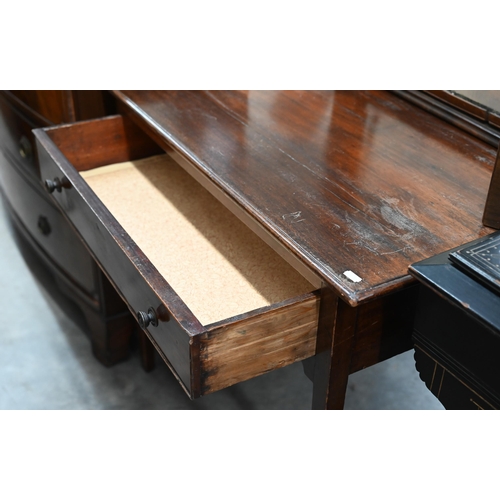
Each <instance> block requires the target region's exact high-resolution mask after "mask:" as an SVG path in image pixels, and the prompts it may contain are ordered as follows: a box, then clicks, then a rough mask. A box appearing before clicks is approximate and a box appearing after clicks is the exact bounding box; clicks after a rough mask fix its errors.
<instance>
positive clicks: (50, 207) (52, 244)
mask: <svg viewBox="0 0 500 500" xmlns="http://www.w3.org/2000/svg"><path fill="white" fill-rule="evenodd" d="M103 96H104V94H103V93H102V92H73V91H13V92H10V91H2V92H1V93H0V187H1V192H2V195H3V196H2V198H3V200H4V202H5V205H6V207H7V209H8V211H9V213H10V216H11V218H12V220H13V222H14V223H15V225H16V227H17V228H18V230H19V231H20V233H21V235H22V236H23V237H24V238H25V239H26V240H27V241H28V243H29V244H30V245H31V247H32V248H33V249H34V250H35V251H36V252H37V253H38V254H39V255H40V256H41V258H42V259H43V261H44V262H45V263H46V265H47V268H48V269H49V270H50V271H51V272H52V274H53V275H54V276H55V278H56V280H57V282H58V284H59V286H60V288H61V290H62V291H63V292H65V293H66V294H67V295H68V296H69V297H70V298H71V299H72V300H74V301H75V302H76V303H77V304H78V306H79V307H80V308H81V310H82V311H83V313H84V315H85V317H86V319H87V322H88V324H89V335H90V338H91V341H92V348H93V351H94V353H95V355H96V357H97V358H98V359H99V360H100V361H101V362H102V363H104V364H106V365H111V364H113V363H115V362H118V361H120V360H121V359H123V358H124V357H126V356H127V355H128V352H129V339H130V335H131V331H132V327H133V325H134V323H133V320H131V317H130V315H129V313H128V310H127V308H126V306H125V305H124V304H123V302H122V301H121V300H120V298H119V297H118V295H117V294H116V292H115V290H114V288H113V287H112V286H111V285H110V284H109V282H108V281H107V279H106V278H105V276H104V275H103V273H102V271H101V270H100V269H99V267H98V266H97V265H96V263H95V261H94V259H93V258H92V257H91V255H90V253H89V252H88V250H87V248H86V246H85V244H84V243H83V242H82V240H81V239H80V238H79V237H78V235H77V234H76V233H75V232H74V231H73V229H72V228H71V227H70V225H69V224H68V223H67V221H66V219H65V218H64V216H63V215H62V214H61V212H60V210H58V208H57V207H56V206H55V204H54V202H53V200H52V199H51V198H50V197H49V196H48V195H47V193H46V191H45V190H44V188H43V186H42V183H41V181H40V177H39V169H38V161H37V155H36V148H35V140H34V136H33V133H32V130H33V129H34V128H38V127H41V126H47V125H51V124H53V123H60V122H73V121H76V120H78V119H81V118H82V117H89V116H91V115H95V116H102V114H104V113H105V99H104V97H103Z"/></svg>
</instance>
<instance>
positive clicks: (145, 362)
mask: <svg viewBox="0 0 500 500" xmlns="http://www.w3.org/2000/svg"><path fill="white" fill-rule="evenodd" d="M137 331H138V333H139V352H140V354H141V364H142V368H143V370H144V371H145V372H150V371H151V370H153V369H154V367H155V348H154V346H153V344H152V343H151V340H149V338H148V336H147V335H146V334H145V333H144V332H143V331H142V330H141V329H140V328H139V327H137Z"/></svg>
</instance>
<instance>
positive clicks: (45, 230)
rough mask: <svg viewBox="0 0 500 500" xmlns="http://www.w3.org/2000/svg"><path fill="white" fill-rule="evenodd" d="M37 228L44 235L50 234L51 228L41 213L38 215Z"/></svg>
mask: <svg viewBox="0 0 500 500" xmlns="http://www.w3.org/2000/svg"><path fill="white" fill-rule="evenodd" d="M38 229H39V230H40V232H41V233H42V234H43V235H45V236H48V235H49V234H50V232H51V231H52V229H51V227H50V224H49V220H48V219H47V217H44V216H43V215H40V217H38Z"/></svg>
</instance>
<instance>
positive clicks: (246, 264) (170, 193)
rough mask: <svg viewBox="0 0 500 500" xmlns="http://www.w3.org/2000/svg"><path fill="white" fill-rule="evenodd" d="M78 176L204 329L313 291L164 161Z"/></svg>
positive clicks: (170, 162) (155, 159) (179, 170)
mask: <svg viewBox="0 0 500 500" xmlns="http://www.w3.org/2000/svg"><path fill="white" fill-rule="evenodd" d="M81 175H82V177H83V178H84V179H85V180H86V182H87V183H88V185H89V186H90V187H91V188H92V189H93V191H94V192H95V193H96V194H97V196H98V197H99V198H100V200H101V201H102V202H103V203H104V205H105V206H106V207H107V208H108V210H109V211H110V212H111V213H112V214H113V216H114V217H115V218H116V219H117V220H118V222H119V223H120V224H121V225H122V226H123V228H124V229H125V231H127V233H128V234H129V235H130V236H131V238H132V239H133V240H134V241H135V242H136V243H137V245H138V246H139V247H140V248H141V250H142V251H143V252H144V254H145V255H146V256H147V257H148V259H149V260H150V261H151V262H152V264H153V265H154V266H155V267H156V268H157V269H158V271H159V272H160V273H161V274H162V275H163V276H164V277H165V279H166V280H167V281H168V282H169V284H170V285H171V286H172V288H173V289H174V290H175V291H176V292H177V294H178V295H179V296H180V297H181V298H182V300H183V301H184V302H185V303H186V305H187V306H188V307H189V308H190V309H191V311H192V312H193V313H194V314H195V316H196V317H197V318H198V319H199V321H200V322H201V323H202V324H203V325H208V324H210V323H214V322H216V321H220V320H222V319H226V318H230V317H232V316H236V315H238V314H241V313H244V312H248V311H252V310H254V309H257V308H259V307H264V306H267V305H270V304H273V303H276V302H281V301H283V300H286V299H289V298H292V297H295V296H298V295H302V294H304V293H308V292H310V291H312V290H313V289H314V287H313V285H311V284H310V283H309V282H308V281H306V280H305V279H304V278H303V277H302V276H301V275H300V274H298V273H297V272H296V271H295V270H294V269H293V268H292V267H291V266H290V265H289V264H288V263H286V262H285V261H284V260H283V259H282V258H281V257H279V256H278V255H277V254H276V253H275V252H274V251H273V250H272V249H271V248H270V247H269V246H268V245H267V244H265V243H264V242H263V241H262V240H261V239H260V238H259V237H258V236H256V235H255V234H254V233H253V232H252V231H251V230H250V229H248V228H247V227H246V226H245V225H244V224H243V223H242V222H241V221H239V220H238V219H237V218H236V217H235V216H234V215H233V214H232V213H231V212H230V211H229V210H227V209H226V208H225V207H224V206H223V205H222V204H221V203H220V202H219V201H217V200H216V199H215V198H214V197H213V196H212V195H211V194H210V193H208V191H206V190H205V189H204V188H203V187H202V186H200V185H199V184H198V183H197V182H196V181H195V180H194V179H193V178H192V177H191V176H190V175H189V174H187V173H186V172H185V171H184V170H183V169H182V168H181V167H180V166H179V165H178V164H177V163H176V162H175V161H174V160H172V159H171V158H170V157H169V156H168V155H160V156H154V157H151V158H146V159H143V160H138V161H134V162H125V163H119V164H114V165H108V166H105V167H100V168H96V169H94V170H89V171H86V172H82V173H81Z"/></svg>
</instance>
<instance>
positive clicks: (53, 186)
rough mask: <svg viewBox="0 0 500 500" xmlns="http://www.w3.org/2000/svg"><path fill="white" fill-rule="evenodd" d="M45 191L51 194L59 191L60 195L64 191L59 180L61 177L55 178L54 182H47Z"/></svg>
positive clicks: (48, 180)
mask: <svg viewBox="0 0 500 500" xmlns="http://www.w3.org/2000/svg"><path fill="white" fill-rule="evenodd" d="M45 189H46V190H47V191H48V192H49V193H53V192H54V191H57V192H58V193H60V192H61V190H62V182H61V179H59V177H54V180H51V179H47V180H46V181H45Z"/></svg>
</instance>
